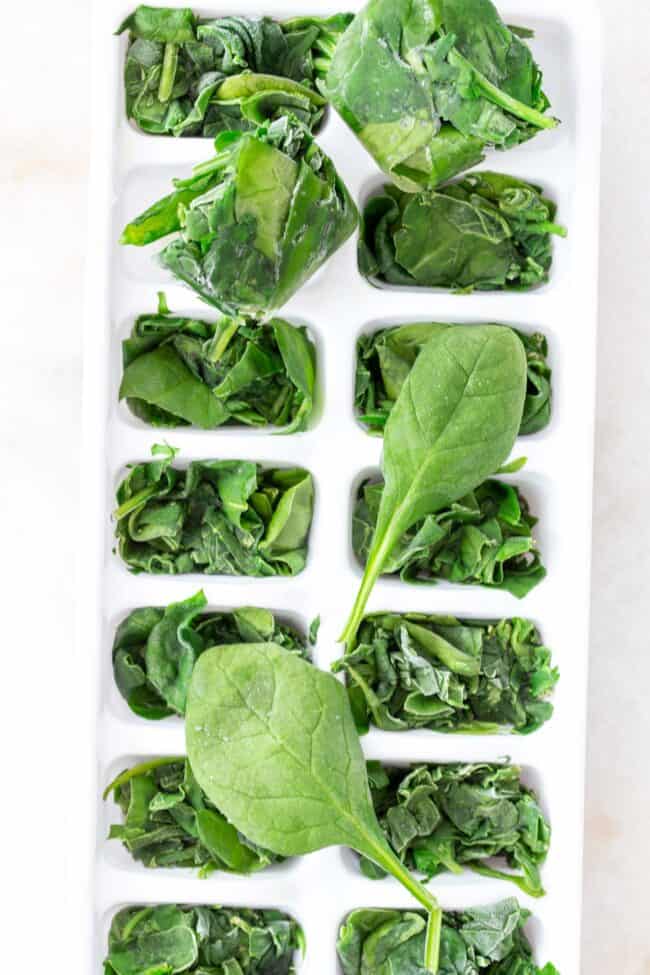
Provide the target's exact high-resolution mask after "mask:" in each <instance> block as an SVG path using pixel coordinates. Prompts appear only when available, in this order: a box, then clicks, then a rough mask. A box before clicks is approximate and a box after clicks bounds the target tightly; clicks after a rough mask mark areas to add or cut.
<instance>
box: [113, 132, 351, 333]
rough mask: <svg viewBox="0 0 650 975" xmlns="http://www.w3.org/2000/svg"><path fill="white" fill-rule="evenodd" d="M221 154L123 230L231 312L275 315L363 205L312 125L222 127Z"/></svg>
mask: <svg viewBox="0 0 650 975" xmlns="http://www.w3.org/2000/svg"><path fill="white" fill-rule="evenodd" d="M215 149H216V155H215V156H214V157H213V158H212V159H208V160H206V161H205V162H203V163H199V165H198V166H195V167H194V169H193V171H192V175H191V176H189V177H188V178H186V179H175V180H174V187H175V189H174V191H173V192H172V193H170V194H169V195H168V196H166V197H163V198H162V199H161V200H158V201H157V202H156V203H154V204H153V205H152V206H150V207H149V208H148V209H147V210H145V211H144V213H142V214H140V216H138V217H136V218H135V220H133V221H131V223H129V224H127V226H126V227H125V228H124V231H123V232H122V237H121V242H122V243H123V244H134V245H136V246H143V245H146V244H151V243H153V242H154V241H156V240H160V239H161V238H163V237H167V236H168V235H169V234H175V235H176V236H175V237H174V239H173V240H172V242H171V243H169V244H167V246H166V247H165V248H164V249H163V250H162V251H161V252H160V254H159V260H160V262H161V264H162V265H163V267H165V268H166V269H167V270H168V271H170V272H171V273H172V274H173V275H174V277H176V278H178V279H179V280H180V281H183V282H184V283H185V284H187V285H189V287H190V288H192V289H193V290H194V291H195V292H196V293H197V294H198V295H200V297H201V298H203V299H204V300H205V301H207V302H208V304H211V305H214V306H215V307H217V308H219V309H221V311H222V312H223V313H224V314H240V315H248V316H251V317H253V318H263V317H268V315H269V313H270V312H271V311H272V310H273V309H275V308H279V307H280V306H281V305H284V304H285V302H287V301H288V300H289V298H290V297H291V296H292V295H293V294H294V293H295V292H296V291H297V290H298V288H300V287H301V285H303V284H304V283H305V281H307V279H308V278H310V277H311V275H312V274H313V273H314V272H315V271H316V270H318V268H319V267H320V266H321V265H322V264H324V263H325V261H327V260H328V258H329V257H331V255H332V254H333V253H334V252H335V251H336V250H338V248H339V247H340V246H341V244H342V243H343V242H344V241H346V240H347V239H348V237H349V236H350V235H351V234H352V232H353V231H354V229H355V227H356V225H357V219H358V214H357V209H356V207H355V205H354V203H353V202H352V199H351V197H350V195H349V193H348V191H347V189H346V188H345V185H344V184H343V182H342V181H341V179H340V178H339V176H338V174H337V172H336V169H335V168H334V165H333V163H332V161H331V160H330V159H329V157H328V156H326V155H325V153H324V152H323V151H322V150H321V149H320V148H319V147H318V145H317V144H316V143H315V142H314V141H313V139H312V137H311V135H310V134H309V132H308V130H307V129H306V128H305V127H304V126H302V125H300V124H298V123H297V122H296V121H295V120H291V119H289V118H286V117H283V118H280V119H278V120H277V121H274V122H271V123H270V124H269V125H265V126H261V127H260V128H258V129H257V130H256V131H255V132H244V133H242V132H223V133H221V135H219V136H218V137H217V138H216V139H215Z"/></svg>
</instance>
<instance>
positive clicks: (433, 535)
mask: <svg viewBox="0 0 650 975" xmlns="http://www.w3.org/2000/svg"><path fill="white" fill-rule="evenodd" d="M383 492H384V485H383V483H382V482H381V481H380V480H368V481H365V482H364V483H363V484H362V485H361V486H360V488H359V494H358V498H357V503H356V505H355V509H354V513H353V518H352V548H353V550H354V554H355V555H356V556H357V558H358V559H359V562H360V563H361V565H367V563H368V559H369V553H370V551H371V544H372V539H373V538H374V535H375V531H376V525H377V515H378V512H379V510H380V506H381V500H382V495H383ZM536 523H537V518H534V517H533V516H532V515H531V514H530V511H529V509H528V502H527V501H526V499H525V498H524V497H523V496H522V495H521V494H520V493H519V491H518V490H517V488H515V487H513V486H512V485H511V484H507V483H506V482H505V481H495V480H488V481H484V482H483V484H480V485H479V487H477V488H476V490H474V491H470V492H469V493H468V494H466V495H465V496H464V497H462V498H458V499H457V500H456V501H454V502H453V504H450V505H447V506H446V507H445V508H442V509H439V510H438V511H437V512H436V513H435V514H431V515H426V516H425V517H424V518H421V519H420V520H419V521H417V522H416V523H415V524H414V525H412V526H411V527H410V528H409V529H408V530H407V531H405V532H402V534H401V535H400V537H399V538H398V539H397V540H396V542H395V544H394V546H393V548H392V551H391V555H390V556H389V557H388V558H387V559H386V560H385V562H384V565H383V567H382V573H383V574H384V575H397V574H399V576H400V578H401V579H403V580H404V582H417V583H436V582H439V581H441V580H446V581H447V582H453V583H461V584H465V585H479V586H487V587H489V588H491V589H505V590H506V591H507V592H510V593H512V595H513V596H516V597H517V599H523V597H524V596H526V595H527V594H528V593H529V592H530V590H531V589H534V588H535V586H537V585H539V583H540V582H541V581H542V579H543V578H544V577H545V576H546V569H545V568H544V565H543V564H542V559H541V555H540V553H539V551H538V549H537V543H536V541H535V538H534V537H533V528H534V526H535V525H536Z"/></svg>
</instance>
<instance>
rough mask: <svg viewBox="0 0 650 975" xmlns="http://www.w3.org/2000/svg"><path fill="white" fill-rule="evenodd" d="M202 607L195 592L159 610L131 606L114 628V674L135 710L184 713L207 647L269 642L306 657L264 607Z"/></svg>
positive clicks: (294, 636)
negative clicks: (216, 609)
mask: <svg viewBox="0 0 650 975" xmlns="http://www.w3.org/2000/svg"><path fill="white" fill-rule="evenodd" d="M206 606H207V599H206V598H205V595H204V593H203V592H201V591H199V592H197V593H196V594H195V595H194V596H190V597H189V599H184V600H183V601H182V602H178V603H171V604H170V605H169V606H166V607H165V608H164V609H161V608H160V607H154V606H147V607H143V608H142V609H134V610H133V611H132V612H131V613H129V615H128V616H127V617H126V618H125V619H124V620H122V622H121V623H120V625H119V626H118V628H117V630H116V632H115V639H114V641H113V675H114V677H115V683H116V685H117V687H118V690H119V692H120V694H121V695H122V697H123V698H124V700H125V701H126V702H127V703H128V705H129V707H130V708H131V710H132V711H133V712H135V714H138V715H140V717H143V718H149V719H150V720H158V719H160V718H165V717H167V716H168V715H171V714H179V715H184V714H185V705H186V703H187V691H188V687H189V683H190V678H191V676H192V671H193V669H194V664H195V663H196V661H197V659H198V657H199V656H200V654H202V653H203V652H204V651H205V650H207V648H208V647H214V646H224V645H226V644H231V643H247V642H253V643H263V642H264V641H267V640H268V641H269V642H272V643H275V644H276V645H277V646H281V647H283V648H284V649H285V650H286V651H287V652H288V653H297V654H300V655H301V656H305V657H306V656H307V648H306V645H305V642H304V640H303V639H302V638H301V637H300V635H299V634H298V633H296V632H295V630H293V629H292V628H291V627H289V626H286V625H285V624H283V623H280V622H278V620H276V618H275V617H274V615H273V613H271V612H270V610H268V609H258V608H256V607H252V606H244V607H241V608H239V609H235V610H233V611H232V612H223V611H221V612H214V611H213V612H205V608H206Z"/></svg>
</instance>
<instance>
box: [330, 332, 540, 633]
mask: <svg viewBox="0 0 650 975" xmlns="http://www.w3.org/2000/svg"><path fill="white" fill-rule="evenodd" d="M525 393H526V356H525V354H524V349H523V346H522V344H521V342H520V340H519V339H518V338H517V336H516V335H515V333H514V332H513V331H512V330H511V329H509V328H504V327H503V326H499V325H479V326H476V328H466V327H464V326H462V325H452V326H450V327H449V328H447V329H443V330H441V331H438V332H436V333H435V334H433V335H432V336H431V337H430V338H429V340H428V341H427V343H426V344H425V346H424V347H423V348H422V350H421V352H420V354H419V356H418V357H417V359H416V361H415V364H414V365H413V367H412V368H411V370H410V372H409V374H408V376H407V377H406V379H405V380H404V383H403V385H402V388H401V391H400V393H399V395H398V397H397V400H396V402H395V405H394V407H393V409H392V411H391V415H390V417H389V419H388V422H387V423H386V432H385V438H384V454H383V460H382V470H383V474H384V488H383V490H382V492H381V495H380V497H379V498H378V501H379V504H378V506H377V509H376V512H375V511H373V516H374V518H373V524H372V538H371V539H368V548H367V554H366V551H365V549H364V552H363V554H364V555H366V567H365V571H364V575H363V579H362V581H361V586H360V588H359V592H358V594H357V598H356V600H355V603H354V606H353V608H352V612H351V614H350V618H349V620H348V623H347V625H346V627H345V630H344V632H343V635H342V637H341V639H342V640H349V639H351V638H352V637H353V636H354V633H355V631H356V628H357V626H358V625H359V622H360V621H361V618H362V616H363V611H364V608H365V605H366V603H367V601H368V596H369V595H370V592H371V590H372V587H373V586H374V583H375V581H376V580H377V578H378V577H379V575H380V574H381V573H382V572H385V571H387V567H388V566H389V565H390V564H391V560H392V559H394V554H395V549H396V547H397V546H398V545H400V540H401V539H402V537H403V535H404V533H405V532H408V531H409V530H410V529H412V528H413V526H414V525H416V524H417V523H418V522H421V521H422V520H423V519H428V520H431V518H432V516H433V515H434V513H435V512H438V511H441V510H442V509H445V508H447V507H448V506H449V505H450V504H452V503H453V502H455V501H457V499H459V498H462V497H464V496H465V495H467V494H468V493H469V492H470V491H472V490H473V489H474V488H475V487H476V486H477V485H479V484H480V483H481V482H482V481H483V480H484V479H485V478H486V477H488V476H489V475H490V474H492V473H493V472H494V471H495V470H497V469H498V468H499V467H500V466H501V464H502V463H503V461H504V460H505V459H506V458H507V456H508V454H509V453H510V450H511V448H512V445H513V443H514V441H515V438H516V436H517V433H518V431H519V426H520V424H521V417H522V411H523V406H524V398H525ZM359 548H360V546H359V545H357V551H359ZM393 571H394V570H393Z"/></svg>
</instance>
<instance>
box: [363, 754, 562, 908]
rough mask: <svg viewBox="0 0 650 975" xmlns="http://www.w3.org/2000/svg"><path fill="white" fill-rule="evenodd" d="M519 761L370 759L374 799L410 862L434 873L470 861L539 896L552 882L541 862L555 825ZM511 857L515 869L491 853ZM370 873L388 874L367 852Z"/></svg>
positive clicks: (481, 871) (366, 869) (396, 844)
mask: <svg viewBox="0 0 650 975" xmlns="http://www.w3.org/2000/svg"><path fill="white" fill-rule="evenodd" d="M520 776H521V769H519V768H517V767H516V766H514V765H498V764H494V763H492V764H490V763H486V762H483V763H479V764H474V765H471V764H470V765H461V764H455V765H451V764H450V765H419V766H415V767H414V768H408V769H404V768H389V767H386V766H384V765H382V764H381V762H368V780H369V782H370V792H371V795H372V802H373V805H374V807H375V812H376V814H377V818H378V819H379V824H380V826H381V828H382V829H383V831H384V835H385V836H386V839H387V840H388V842H389V843H390V845H391V847H392V848H393V849H394V850H395V852H396V853H397V855H398V856H399V858H400V860H401V861H402V863H404V864H405V865H406V866H407V867H408V868H409V870H416V871H418V872H419V873H422V874H424V875H425V877H426V879H427V880H430V879H431V878H432V877H435V876H437V875H438V874H440V873H445V872H447V871H451V872H452V873H456V874H460V873H462V872H463V867H468V868H469V869H470V870H473V871H475V872H476V873H479V874H481V875H482V876H487V877H497V878H500V879H502V880H508V881H510V882H511V883H514V884H517V886H518V887H520V888H521V890H523V891H524V893H526V894H529V895H530V896H531V897H541V896H542V895H543V894H544V888H543V887H542V882H541V879H540V875H539V866H540V864H541V863H543V862H544V860H545V859H546V854H547V852H548V848H549V844H550V838H551V829H550V826H549V824H548V822H547V821H546V819H545V818H544V814H543V812H542V810H541V809H540V807H539V804H538V802H537V798H536V796H535V793H534V792H533V791H532V790H531V789H528V788H526V786H524V785H523V784H522V782H521V778H520ZM493 857H499V858H505V860H506V863H507V865H508V866H509V867H510V868H511V869H512V871H514V872H510V873H508V872H506V871H504V870H500V869H497V865H495V864H493V863H491V862H487V861H488V858H493ZM361 869H362V871H363V873H364V874H365V875H366V876H368V877H372V878H374V877H377V876H379V877H384V876H385V873H384V872H383V871H381V870H379V869H378V868H377V867H376V866H375V864H374V863H372V861H369V860H363V859H362V860H361Z"/></svg>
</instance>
